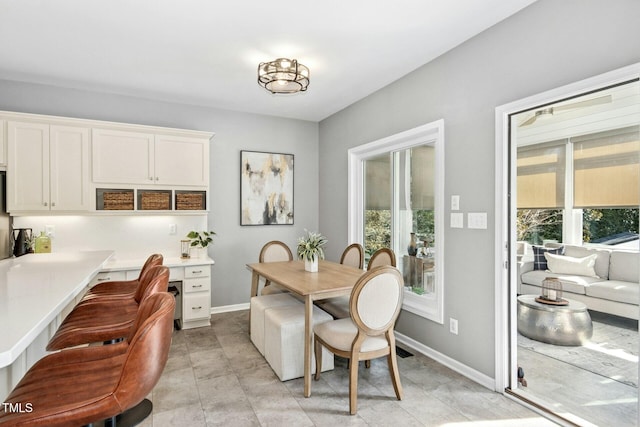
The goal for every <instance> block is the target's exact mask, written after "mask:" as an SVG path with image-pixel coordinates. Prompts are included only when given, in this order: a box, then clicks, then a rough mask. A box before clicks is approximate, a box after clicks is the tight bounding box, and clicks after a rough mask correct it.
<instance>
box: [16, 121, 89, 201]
mask: <svg viewBox="0 0 640 427" xmlns="http://www.w3.org/2000/svg"><path fill="white" fill-rule="evenodd" d="M7 159H8V167H7V209H8V211H9V212H15V211H88V210H89V129H88V128H84V127H75V126H62V125H49V124H46V123H39V122H17V121H9V122H8V123H7Z"/></svg>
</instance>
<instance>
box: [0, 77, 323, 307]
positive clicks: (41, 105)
mask: <svg viewBox="0 0 640 427" xmlns="http://www.w3.org/2000/svg"><path fill="white" fill-rule="evenodd" d="M0 110H5V111H17V112H24V113H34V114H48V115H57V116H65V117H78V118H86V119H95V120H108V121H116V122H125V123H137V124H145V125H154V126H168V127H176V128H185V129H196V130H203V131H210V132H215V134H216V135H215V136H214V137H213V139H212V142H211V150H210V152H211V162H210V164H211V173H210V176H211V207H210V212H209V219H208V222H209V228H210V229H212V230H215V231H216V232H217V233H218V235H217V237H216V239H215V244H214V246H213V247H212V249H210V251H209V254H210V256H211V257H212V258H214V260H215V261H216V265H215V267H214V268H213V277H212V279H213V289H212V295H211V299H212V306H213V307H219V306H225V305H231V304H240V303H247V302H249V289H250V283H251V274H250V273H249V271H248V270H247V269H246V267H245V264H246V263H248V262H257V260H258V253H259V252H260V248H261V247H262V245H263V244H264V243H266V242H267V241H269V240H273V239H278V240H282V241H284V242H286V243H287V244H289V246H290V247H292V248H293V247H294V246H295V244H296V241H297V238H298V236H302V235H303V234H304V229H305V228H307V229H309V230H316V229H317V228H318V124H317V123H315V122H307V121H301V120H290V119H282V118H275V117H269V116H261V115H255V114H245V113H238V112H233V111H225V110H219V109H214V108H204V107H196V106H187V105H181V104H171V103H166V102H156V101H149V100H144V99H139V98H133V97H127V96H121V95H111V94H104V93H96V92H88V91H81V90H72V89H63V88H58V87H51V86H42V85H35V84H26V83H19V82H12V81H2V80H0ZM240 150H255V151H273V152H283V153H291V154H294V155H295V169H294V173H295V188H294V192H295V194H294V203H295V225H293V226H287V225H282V226H261V227H241V226H240V225H239V224H240V175H239V170H240ZM176 166H178V167H179V165H176ZM179 239H180V236H177V238H176V247H177V245H179Z"/></svg>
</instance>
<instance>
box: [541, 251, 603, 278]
mask: <svg viewBox="0 0 640 427" xmlns="http://www.w3.org/2000/svg"><path fill="white" fill-rule="evenodd" d="M544 257H545V258H546V259H547V268H548V269H549V271H551V272H552V273H558V274H570V275H575V276H587V277H598V276H597V275H596V271H595V269H594V267H595V265H596V258H597V257H598V255H596V254H593V255H589V256H586V257H584V258H574V257H570V256H564V255H554V254H551V253H548V252H547V253H545V254H544Z"/></svg>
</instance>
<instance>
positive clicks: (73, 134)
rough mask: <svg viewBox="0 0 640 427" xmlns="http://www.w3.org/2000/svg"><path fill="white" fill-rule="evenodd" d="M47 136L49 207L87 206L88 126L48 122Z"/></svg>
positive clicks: (70, 208)
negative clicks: (48, 131) (52, 124)
mask: <svg viewBox="0 0 640 427" xmlns="http://www.w3.org/2000/svg"><path fill="white" fill-rule="evenodd" d="M50 138H51V141H50V145H49V159H50V168H51V178H50V184H49V187H50V191H51V210H56V211H60V210H65V211H76V210H77V211H86V210H89V209H90V206H89V204H90V202H89V195H90V192H89V183H90V181H89V129H88V128H81V127H72V126H51V128H50Z"/></svg>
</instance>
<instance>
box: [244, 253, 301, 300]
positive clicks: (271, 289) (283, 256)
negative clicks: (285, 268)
mask: <svg viewBox="0 0 640 427" xmlns="http://www.w3.org/2000/svg"><path fill="white" fill-rule="evenodd" d="M278 261H293V254H292V253H291V249H289V247H288V246H287V245H286V244H285V243H283V242H281V241H279V240H272V241H270V242H268V243H266V244H265V245H264V246H263V247H262V249H261V250H260V256H259V257H258V262H278ZM258 288H259V286H258ZM282 292H287V291H286V290H285V289H283V288H282V287H280V286H278V285H275V284H272V283H271V281H270V280H265V283H264V287H263V288H262V291H260V295H273V294H277V293H282ZM251 296H252V297H254V296H256V295H251Z"/></svg>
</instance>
